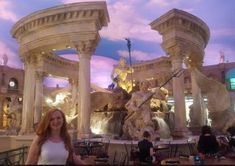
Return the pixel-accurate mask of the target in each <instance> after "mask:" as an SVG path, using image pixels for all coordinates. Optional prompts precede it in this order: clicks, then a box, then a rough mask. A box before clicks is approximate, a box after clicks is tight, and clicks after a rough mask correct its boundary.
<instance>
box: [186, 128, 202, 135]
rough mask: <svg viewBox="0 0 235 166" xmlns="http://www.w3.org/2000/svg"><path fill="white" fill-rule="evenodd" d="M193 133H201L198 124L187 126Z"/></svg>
mask: <svg viewBox="0 0 235 166" xmlns="http://www.w3.org/2000/svg"><path fill="white" fill-rule="evenodd" d="M188 129H189V130H190V131H191V132H192V134H193V135H200V134H201V127H200V126H192V127H189V128H188Z"/></svg>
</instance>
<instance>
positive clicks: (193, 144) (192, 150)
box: [187, 139, 197, 156]
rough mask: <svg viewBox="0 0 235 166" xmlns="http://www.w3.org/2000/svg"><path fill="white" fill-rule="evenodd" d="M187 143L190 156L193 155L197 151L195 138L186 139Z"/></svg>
mask: <svg viewBox="0 0 235 166" xmlns="http://www.w3.org/2000/svg"><path fill="white" fill-rule="evenodd" d="M187 144H188V148H189V154H190V156H193V155H195V154H197V152H196V150H195V149H196V144H197V141H196V140H195V139H188V140H187Z"/></svg>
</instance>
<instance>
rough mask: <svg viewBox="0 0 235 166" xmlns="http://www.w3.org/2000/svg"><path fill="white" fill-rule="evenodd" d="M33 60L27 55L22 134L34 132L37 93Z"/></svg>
mask: <svg viewBox="0 0 235 166" xmlns="http://www.w3.org/2000/svg"><path fill="white" fill-rule="evenodd" d="M33 61H34V60H33V57H28V58H27V57H25V61H24V68H25V77H24V92H23V111H22V124H21V130H20V135H23V134H27V133H31V132H33V112H34V111H33V110H34V108H33V105H34V94H35V74H34V73H35V64H34V63H33Z"/></svg>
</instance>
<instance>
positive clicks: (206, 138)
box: [197, 125, 219, 157]
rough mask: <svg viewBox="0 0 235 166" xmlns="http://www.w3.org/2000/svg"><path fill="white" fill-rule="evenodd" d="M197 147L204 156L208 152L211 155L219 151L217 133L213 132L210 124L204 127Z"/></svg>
mask: <svg viewBox="0 0 235 166" xmlns="http://www.w3.org/2000/svg"><path fill="white" fill-rule="evenodd" d="M197 149H198V152H199V154H200V155H201V156H202V157H204V155H206V154H207V155H208V154H209V155H211V154H215V153H217V152H218V151H219V143H218V141H217V140H216V137H215V135H213V134H212V131H211V127H210V126H206V125H205V126H203V127H202V129H201V135H200V138H199V141H198V146H197Z"/></svg>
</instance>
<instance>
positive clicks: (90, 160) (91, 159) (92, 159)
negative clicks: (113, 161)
mask: <svg viewBox="0 0 235 166" xmlns="http://www.w3.org/2000/svg"><path fill="white" fill-rule="evenodd" d="M81 159H82V160H83V161H84V162H85V164H87V165H107V164H108V163H109V159H107V158H103V159H101V158H97V156H93V155H91V156H83V157H82V158H81Z"/></svg>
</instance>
